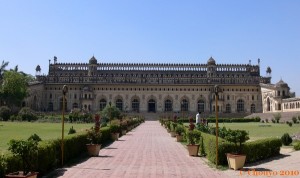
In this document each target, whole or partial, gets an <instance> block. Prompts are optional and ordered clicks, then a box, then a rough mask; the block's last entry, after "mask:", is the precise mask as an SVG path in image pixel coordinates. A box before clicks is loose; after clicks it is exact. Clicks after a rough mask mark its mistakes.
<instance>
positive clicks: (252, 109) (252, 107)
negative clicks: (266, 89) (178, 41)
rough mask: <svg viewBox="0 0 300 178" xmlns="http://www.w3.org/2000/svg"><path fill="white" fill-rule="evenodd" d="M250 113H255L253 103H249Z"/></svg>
mask: <svg viewBox="0 0 300 178" xmlns="http://www.w3.org/2000/svg"><path fill="white" fill-rule="evenodd" d="M251 113H255V104H251Z"/></svg>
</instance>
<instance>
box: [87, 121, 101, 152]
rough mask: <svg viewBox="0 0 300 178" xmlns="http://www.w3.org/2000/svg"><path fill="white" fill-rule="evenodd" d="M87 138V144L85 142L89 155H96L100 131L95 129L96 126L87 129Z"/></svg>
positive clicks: (98, 149)
mask: <svg viewBox="0 0 300 178" xmlns="http://www.w3.org/2000/svg"><path fill="white" fill-rule="evenodd" d="M87 140H88V141H89V143H88V144H86V147H87V150H88V154H89V155H90V156H98V155H99V151H100V149H101V144H100V141H101V133H100V131H97V129H96V128H93V127H92V128H91V129H89V130H88V131H87Z"/></svg>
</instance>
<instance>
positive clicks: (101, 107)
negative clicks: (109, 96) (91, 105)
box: [99, 99, 106, 111]
mask: <svg viewBox="0 0 300 178" xmlns="http://www.w3.org/2000/svg"><path fill="white" fill-rule="evenodd" d="M105 106H106V100H105V99H101V100H100V103H99V109H100V111H102V110H103V109H104V108H105Z"/></svg>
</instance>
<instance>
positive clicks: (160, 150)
mask: <svg viewBox="0 0 300 178" xmlns="http://www.w3.org/2000/svg"><path fill="white" fill-rule="evenodd" d="M57 171H58V172H60V176H61V177H72V178H73V177H74V178H76V177H78V178H82V177H89V178H91V177H116V178H118V177H128V178H135V177H138V178H140V177H142V178H144V177H147V178H148V177H149V178H152V177H154V178H156V177H166V178H169V177H186V178H196V177H204V178H213V177H227V176H226V175H225V174H224V173H222V172H220V171H216V170H213V169H212V168H210V167H209V166H208V165H206V164H205V163H204V162H203V161H202V160H201V159H200V158H199V157H190V156H188V152H187V150H186V148H185V147H184V146H183V145H182V144H180V143H178V142H176V141H175V138H171V136H170V134H169V133H167V131H166V130H165V129H164V128H163V127H161V126H160V124H159V123H158V122H157V121H146V122H145V123H144V124H142V125H140V126H139V127H138V128H136V129H135V130H133V131H131V132H129V133H127V135H125V136H122V137H121V138H120V140H119V141H116V142H114V143H113V144H111V145H110V146H108V147H106V148H103V149H101V150H100V153H99V157H91V158H89V159H88V160H86V161H84V162H82V163H80V164H77V165H75V166H73V167H70V168H64V169H61V170H57Z"/></svg>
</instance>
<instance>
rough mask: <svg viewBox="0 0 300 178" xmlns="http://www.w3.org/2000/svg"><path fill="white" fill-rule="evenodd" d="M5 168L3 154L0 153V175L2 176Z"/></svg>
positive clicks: (5, 162)
mask: <svg viewBox="0 0 300 178" xmlns="http://www.w3.org/2000/svg"><path fill="white" fill-rule="evenodd" d="M6 169H7V161H6V158H5V157H4V155H0V177H4V175H5V172H6Z"/></svg>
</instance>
